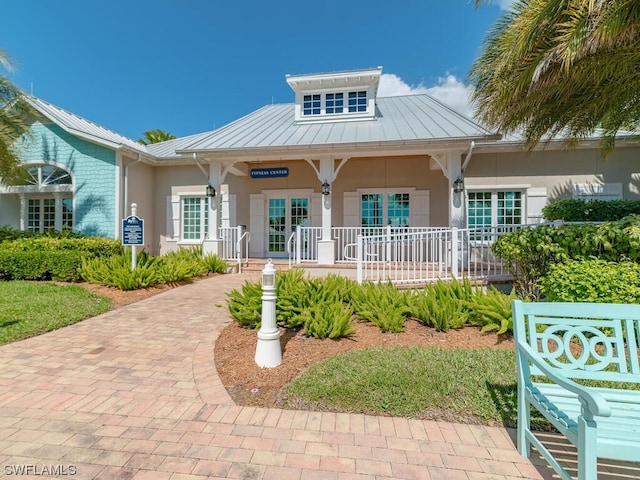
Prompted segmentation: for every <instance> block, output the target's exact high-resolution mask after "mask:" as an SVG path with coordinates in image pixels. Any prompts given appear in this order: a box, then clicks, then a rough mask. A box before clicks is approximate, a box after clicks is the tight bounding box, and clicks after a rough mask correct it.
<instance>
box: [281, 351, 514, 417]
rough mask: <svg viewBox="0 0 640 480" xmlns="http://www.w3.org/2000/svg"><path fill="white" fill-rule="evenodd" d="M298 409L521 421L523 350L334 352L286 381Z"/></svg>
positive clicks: (291, 403) (287, 398) (288, 397)
mask: <svg viewBox="0 0 640 480" xmlns="http://www.w3.org/2000/svg"><path fill="white" fill-rule="evenodd" d="M285 392H286V395H285V397H284V398H285V402H286V404H287V406H288V407H291V408H309V409H316V410H323V411H339V412H358V413H365V414H371V415H391V416H402V417H412V418H428V417H432V416H436V417H437V418H440V419H445V420H451V421H457V422H463V423H464V422H471V423H483V424H499V425H507V426H515V425H516V419H517V410H516V403H517V400H516V398H517V394H516V371H515V356H514V353H513V352H511V351H505V350H491V349H482V350H465V349H445V348H417V347H410V348H401V347H397V348H372V349H366V350H357V351H352V352H348V353H345V354H340V355H336V356H334V357H330V358H328V359H326V360H324V361H321V362H318V363H316V364H314V365H312V366H311V367H309V368H308V369H307V370H306V371H305V372H303V373H302V375H301V376H300V377H298V378H297V379H296V380H294V381H293V382H292V383H290V384H289V385H288V386H287V387H286V388H285Z"/></svg>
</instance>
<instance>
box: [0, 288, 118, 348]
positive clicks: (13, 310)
mask: <svg viewBox="0 0 640 480" xmlns="http://www.w3.org/2000/svg"><path fill="white" fill-rule="evenodd" d="M110 306H111V302H110V301H109V300H108V299H106V298H104V297H101V296H98V295H96V294H94V293H92V292H89V291H88V290H86V289H84V288H82V287H79V286H77V285H56V284H53V283H45V282H42V283H41V282H24V281H11V282H0V344H5V343H9V342H15V341H17V340H21V339H23V338H28V337H33V336H34V335H40V334H41V333H45V332H50V331H52V330H56V329H58V328H60V327H64V326H65V325H71V324H72V323H76V322H79V321H80V320H84V319H85V318H89V317H92V316H95V315H98V314H100V313H104V312H106V311H108V310H109V308H110Z"/></svg>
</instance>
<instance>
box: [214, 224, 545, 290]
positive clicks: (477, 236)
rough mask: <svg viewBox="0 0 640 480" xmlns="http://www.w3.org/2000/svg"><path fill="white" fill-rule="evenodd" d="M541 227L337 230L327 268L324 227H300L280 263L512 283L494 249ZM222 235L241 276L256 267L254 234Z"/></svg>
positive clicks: (360, 276) (407, 278) (363, 277)
mask: <svg viewBox="0 0 640 480" xmlns="http://www.w3.org/2000/svg"><path fill="white" fill-rule="evenodd" d="M538 225H539V224H538ZM535 226H537V225H503V226H498V227H485V228H473V229H471V228H455V227H453V228H450V227H402V228H394V227H391V226H387V227H382V228H369V227H332V228H331V238H332V241H333V242H334V245H335V247H334V248H335V252H334V254H335V258H336V262H335V264H334V265H322V264H319V262H318V245H319V243H320V241H321V240H322V227H304V226H300V225H298V226H297V227H296V229H295V230H294V232H293V233H292V234H291V236H290V237H289V238H288V240H287V242H286V253H287V256H288V259H286V260H281V261H280V263H281V268H282V267H287V268H291V267H301V268H307V269H310V270H311V271H312V272H316V273H325V274H326V273H330V272H338V273H340V274H342V275H345V276H348V277H351V278H354V279H355V280H357V281H358V282H364V281H373V282H377V281H391V282H392V283H395V284H398V285H414V284H424V283H428V282H433V281H435V280H437V279H451V278H453V277H462V276H465V277H468V278H469V279H471V280H476V281H492V282H495V281H500V280H508V279H510V278H511V275H510V273H509V269H508V265H506V264H505V263H504V262H503V261H502V260H501V259H499V258H496V257H495V256H494V255H493V253H492V252H491V245H492V244H493V243H494V242H495V241H496V240H497V239H498V238H499V237H500V236H501V235H503V234H505V233H508V232H512V231H514V230H517V229H520V228H533V227H535ZM221 237H222V240H223V252H225V253H224V256H225V258H226V259H227V260H230V261H233V262H234V263H235V265H237V271H239V272H241V271H242V269H243V267H244V268H246V266H247V265H249V263H250V259H249V254H248V252H249V242H250V235H249V232H246V231H244V229H243V228H242V227H232V228H222V229H221ZM254 260H255V259H254ZM251 263H252V264H254V265H255V262H253V261H252V262H251Z"/></svg>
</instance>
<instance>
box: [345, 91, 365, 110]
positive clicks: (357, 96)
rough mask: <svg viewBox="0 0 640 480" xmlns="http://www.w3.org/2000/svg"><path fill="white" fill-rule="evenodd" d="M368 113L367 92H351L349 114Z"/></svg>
mask: <svg viewBox="0 0 640 480" xmlns="http://www.w3.org/2000/svg"><path fill="white" fill-rule="evenodd" d="M366 111H367V92H349V112H351V113H353V112H366Z"/></svg>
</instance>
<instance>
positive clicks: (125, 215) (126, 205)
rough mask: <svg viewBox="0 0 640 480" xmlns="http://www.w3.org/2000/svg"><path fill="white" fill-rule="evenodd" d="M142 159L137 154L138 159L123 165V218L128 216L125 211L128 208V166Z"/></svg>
mask: <svg viewBox="0 0 640 480" xmlns="http://www.w3.org/2000/svg"><path fill="white" fill-rule="evenodd" d="M141 160H142V155H141V154H138V159H137V160H136V161H135V162H133V163H130V164H129V165H125V167H124V216H123V218H126V217H128V215H127V212H128V210H129V167H133V166H134V165H136V164H137V163H140V161H141Z"/></svg>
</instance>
